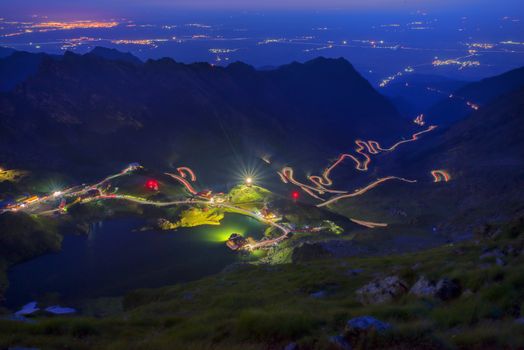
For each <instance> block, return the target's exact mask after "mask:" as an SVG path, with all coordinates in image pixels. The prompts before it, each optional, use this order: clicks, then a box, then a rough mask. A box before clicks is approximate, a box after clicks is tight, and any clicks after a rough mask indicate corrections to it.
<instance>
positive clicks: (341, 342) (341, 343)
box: [329, 335, 352, 350]
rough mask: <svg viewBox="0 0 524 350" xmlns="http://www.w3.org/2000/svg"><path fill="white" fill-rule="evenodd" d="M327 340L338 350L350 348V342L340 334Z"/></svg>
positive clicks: (349, 349) (348, 349)
mask: <svg viewBox="0 0 524 350" xmlns="http://www.w3.org/2000/svg"><path fill="white" fill-rule="evenodd" d="M329 342H330V343H331V344H332V345H333V347H334V348H335V349H340V350H351V349H352V347H351V344H349V342H348V341H347V340H346V338H344V337H343V336H342V335H335V336H332V337H329Z"/></svg>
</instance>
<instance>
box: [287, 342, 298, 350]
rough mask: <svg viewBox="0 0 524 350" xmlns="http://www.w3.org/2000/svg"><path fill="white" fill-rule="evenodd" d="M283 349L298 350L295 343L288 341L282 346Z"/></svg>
mask: <svg viewBox="0 0 524 350" xmlns="http://www.w3.org/2000/svg"><path fill="white" fill-rule="evenodd" d="M284 350H298V344H297V343H289V344H287V345H286V346H285V347H284Z"/></svg>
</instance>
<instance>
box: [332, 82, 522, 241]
mask: <svg viewBox="0 0 524 350" xmlns="http://www.w3.org/2000/svg"><path fill="white" fill-rule="evenodd" d="M523 133H524V88H521V89H518V90H516V91H514V92H512V93H510V94H506V95H504V96H501V97H499V98H497V99H495V100H494V101H492V102H491V103H489V104H487V105H486V106H485V107H484V108H482V109H480V110H479V111H477V112H474V113H472V114H470V116H468V117H467V118H466V119H464V120H462V121H460V122H458V123H456V124H455V125H452V126H451V127H450V128H448V129H440V130H439V131H436V132H435V133H433V134H430V135H427V136H426V137H425V138H424V139H421V140H420V141H418V142H417V143H416V144H410V145H405V147H402V148H401V149H399V150H397V151H396V152H395V153H392V154H390V155H385V156H384V158H383V159H382V160H383V163H381V164H380V170H381V171H382V172H383V173H386V174H388V175H396V176H403V177H406V178H409V179H416V180H418V181H417V183H416V184H390V185H387V186H382V187H380V188H377V189H375V190H373V191H372V192H369V193H368V194H366V196H362V197H358V198H355V199H351V200H346V201H343V202H340V203H338V204H337V205H336V206H335V207H334V208H333V209H335V210H336V211H338V212H340V213H343V214H345V215H348V216H360V217H362V218H364V219H367V220H371V221H378V222H387V223H390V224H393V223H398V224H407V223H409V224H415V225H416V226H418V227H420V228H423V229H425V230H428V231H429V232H431V231H434V232H437V233H438V232H445V233H446V234H449V235H451V236H453V237H463V236H466V237H467V236H470V235H471V233H472V232H473V231H474V230H476V229H477V228H478V227H482V225H483V224H484V223H486V222H498V221H503V220H507V219H511V218H512V217H513V216H515V215H518V214H519V213H522V212H524V201H523V200H522V198H524V139H523V138H522V134H523ZM431 170H444V171H447V172H448V173H449V174H450V176H451V180H450V181H449V182H438V183H435V182H433V177H432V176H431V174H430V171H431Z"/></svg>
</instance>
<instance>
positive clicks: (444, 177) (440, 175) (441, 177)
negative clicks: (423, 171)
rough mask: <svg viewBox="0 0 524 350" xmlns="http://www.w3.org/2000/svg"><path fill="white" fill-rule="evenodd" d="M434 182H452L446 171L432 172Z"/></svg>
mask: <svg viewBox="0 0 524 350" xmlns="http://www.w3.org/2000/svg"><path fill="white" fill-rule="evenodd" d="M431 175H433V182H442V181H444V182H448V181H449V180H451V175H450V174H449V173H448V172H447V171H446V170H432V171H431Z"/></svg>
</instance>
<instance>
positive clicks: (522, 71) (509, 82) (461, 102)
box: [428, 67, 524, 125]
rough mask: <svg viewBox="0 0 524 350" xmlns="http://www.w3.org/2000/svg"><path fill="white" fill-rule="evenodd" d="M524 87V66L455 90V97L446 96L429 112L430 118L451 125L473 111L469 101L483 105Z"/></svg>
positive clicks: (438, 122)
mask: <svg viewBox="0 0 524 350" xmlns="http://www.w3.org/2000/svg"><path fill="white" fill-rule="evenodd" d="M521 87H524V67H521V68H517V69H514V70H511V71H509V72H506V73H504V74H501V75H498V76H495V77H491V78H486V79H483V80H481V81H479V82H475V83H471V84H468V85H466V86H464V87H463V88H461V89H458V90H457V91H455V92H453V96H455V97H454V98H444V99H443V100H441V101H440V102H438V103H437V104H435V106H433V107H432V108H431V109H430V110H429V112H428V116H429V118H430V119H431V120H432V121H433V122H434V123H437V124H441V125H449V124H452V123H453V122H455V121H458V120H461V119H463V118H465V117H466V116H467V115H468V114H469V113H471V108H470V107H468V105H467V104H466V102H467V101H469V102H472V103H474V104H476V105H480V107H481V108H482V106H484V105H486V104H488V103H489V102H491V101H493V100H494V99H495V98H497V97H499V96H502V95H505V94H507V93H510V92H511V91H514V90H516V89H518V88H521Z"/></svg>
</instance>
